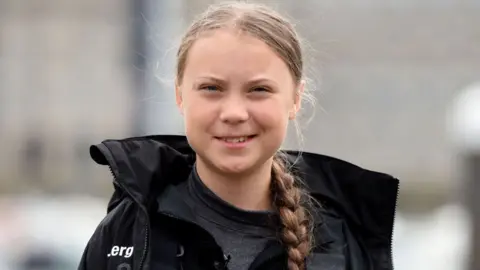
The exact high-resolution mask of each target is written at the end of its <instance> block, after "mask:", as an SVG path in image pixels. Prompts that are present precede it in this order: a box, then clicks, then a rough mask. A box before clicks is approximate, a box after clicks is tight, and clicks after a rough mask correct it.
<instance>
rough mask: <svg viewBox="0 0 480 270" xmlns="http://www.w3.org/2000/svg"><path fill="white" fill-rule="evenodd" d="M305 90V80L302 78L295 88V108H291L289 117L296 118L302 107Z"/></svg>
mask: <svg viewBox="0 0 480 270" xmlns="http://www.w3.org/2000/svg"><path fill="white" fill-rule="evenodd" d="M304 90H305V80H301V81H300V83H299V84H298V86H297V88H296V89H295V97H294V99H293V108H292V109H291V110H290V113H289V116H288V119H290V120H294V119H295V118H296V117H297V113H298V111H299V110H300V108H301V107H302V95H303V91H304Z"/></svg>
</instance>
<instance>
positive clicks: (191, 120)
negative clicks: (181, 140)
mask: <svg viewBox="0 0 480 270" xmlns="http://www.w3.org/2000/svg"><path fill="white" fill-rule="evenodd" d="M214 115H215V114H214V111H213V107H212V106H209V105H208V104H207V102H205V101H203V100H202V99H201V98H194V97H189V98H187V99H185V100H184V105H183V117H184V122H185V128H186V129H187V131H195V130H197V129H206V128H207V127H208V126H209V125H211V123H212V122H213V121H215V117H214Z"/></svg>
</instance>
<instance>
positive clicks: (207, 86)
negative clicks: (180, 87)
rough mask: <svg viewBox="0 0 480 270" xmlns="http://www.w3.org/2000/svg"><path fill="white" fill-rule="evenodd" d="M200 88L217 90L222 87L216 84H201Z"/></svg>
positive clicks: (210, 90) (211, 90)
mask: <svg viewBox="0 0 480 270" xmlns="http://www.w3.org/2000/svg"><path fill="white" fill-rule="evenodd" d="M200 89H201V90H205V91H209V92H215V91H218V90H219V89H220V88H219V87H218V86H216V85H204V86H201V87H200Z"/></svg>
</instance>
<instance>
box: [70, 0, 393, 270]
mask: <svg viewBox="0 0 480 270" xmlns="http://www.w3.org/2000/svg"><path fill="white" fill-rule="evenodd" d="M303 68H304V67H303V55H302V50H301V48H300V44H299V40H298V37H297V34H296V32H295V30H294V28H293V27H292V25H291V24H290V23H289V22H287V21H286V20H285V19H284V18H283V17H281V16H280V15H279V14H277V13H276V12H274V11H272V10H270V9H268V8H266V7H264V6H260V5H254V4H245V3H228V4H219V5H215V6H212V7H210V8H209V9H208V10H207V11H206V12H205V13H204V14H203V15H202V16H200V17H199V18H198V19H197V20H196V21H195V22H194V23H193V24H192V25H191V26H190V28H189V29H188V31H187V32H186V34H185V36H184V38H183V39H182V42H181V45H180V48H179V50H178V63H177V74H176V89H175V91H176V102H177V104H178V108H179V110H180V112H181V114H182V115H183V117H184V119H185V133H186V137H183V136H150V137H140V138H129V139H124V140H107V141H104V142H103V143H101V144H99V145H96V146H92V148H91V155H92V158H93V159H94V160H95V161H96V162H97V163H99V164H103V165H108V166H109V167H110V169H111V171H112V173H113V176H114V186H115V192H114V194H113V196H112V198H111V200H110V202H109V205H108V214H107V215H106V217H105V218H104V220H103V221H102V222H101V223H100V225H99V226H98V228H97V229H96V231H95V232H94V234H93V236H92V238H91V239H90V241H89V243H88V245H87V247H86V249H85V252H84V254H83V257H82V261H81V263H80V266H79V269H85V270H92V269H103V270H104V269H111V270H114V269H115V270H122V269H123V270H131V269H135V270H141V269H142V270H146V269H152V270H160V269H172V270H173V269H184V270H191V269H231V270H245V269H252V270H253V269H275V270H278V269H289V270H297V269H329V270H340V269H342V270H343V269H352V270H353V269H355V270H360V269H375V270H379V269H393V267H392V254H391V244H392V240H391V237H392V227H393V219H394V215H395V206H396V196H397V192H398V181H397V180H396V179H394V178H393V177H391V176H389V175H386V174H381V173H376V172H372V171H368V170H364V169H362V168H359V167H357V166H354V165H352V164H349V163H347V162H344V161H341V160H338V159H335V158H331V157H326V156H322V155H318V154H313V153H302V154H301V155H300V154H299V153H298V152H296V151H286V152H279V148H280V146H281V144H282V142H283V141H284V138H285V136H286V132H287V126H288V124H289V122H291V121H294V120H295V118H296V116H297V113H298V112H299V110H300V107H301V100H302V98H304V97H306V95H308V93H307V92H306V89H305V88H304V86H305V83H304V77H303V76H304V74H303ZM162 117H167V116H161V115H159V121H161V119H162Z"/></svg>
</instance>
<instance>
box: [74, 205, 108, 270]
mask: <svg viewBox="0 0 480 270" xmlns="http://www.w3.org/2000/svg"><path fill="white" fill-rule="evenodd" d="M114 218H115V211H112V212H110V213H108V214H107V216H106V217H105V218H104V219H103V220H102V221H101V222H100V224H99V225H98V226H97V228H96V229H95V231H94V233H93V235H92V236H91V237H90V240H89V241H88V243H87V246H86V247H85V250H84V251H83V255H82V258H81V260H80V264H79V266H78V270H97V269H98V270H100V269H104V270H105V269H107V254H108V253H109V250H108V249H109V247H111V246H112V235H111V234H110V233H109V227H110V226H111V223H112V222H114Z"/></svg>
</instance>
